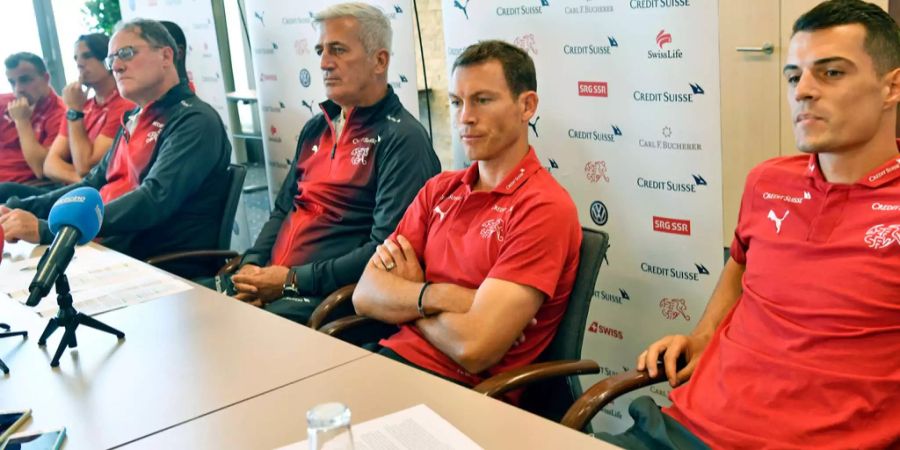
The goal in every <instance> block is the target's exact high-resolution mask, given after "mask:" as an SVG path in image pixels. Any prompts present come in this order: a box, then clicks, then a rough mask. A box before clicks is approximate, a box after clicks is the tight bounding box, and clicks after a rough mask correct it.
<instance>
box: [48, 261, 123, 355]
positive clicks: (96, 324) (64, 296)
mask: <svg viewBox="0 0 900 450" xmlns="http://www.w3.org/2000/svg"><path fill="white" fill-rule="evenodd" d="M56 294H57V296H56V301H57V303H58V304H59V312H58V313H56V317H54V318H52V319H50V322H49V323H47V327H46V328H44V332H43V333H41V337H40V339H38V345H39V346H42V347H43V346H44V345H47V338H48V337H50V335H52V334H53V332H54V331H56V329H57V328H59V327H62V328H63V329H64V330H65V333H63V337H62V340H61V341H59V347H57V348H56V353H55V354H54V355H53V359H52V360H51V361H50V367H57V366H59V358H60V357H61V356H62V354H63V352H64V351H65V350H66V347H69V348H75V347H77V346H78V340H77V339H76V338H75V330H77V329H78V326H79V325H84V326H86V327H89V328H93V329H95V330H99V331H103V332H105V333H109V334H112V335H115V336H116V337H117V338H119V339H124V338H125V333H123V332H121V331H119V330H117V329H115V328H113V327H111V326H109V325H107V324H105V323H103V322H101V321H99V320H97V319H95V318H93V317H91V316H88V315H86V314H83V313H80V312H78V311H76V310H75V307H73V306H72V295H71V294H70V293H69V280H68V279H67V278H66V276H65V275H60V276H59V277H58V278H57V279H56Z"/></svg>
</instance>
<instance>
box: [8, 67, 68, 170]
mask: <svg viewBox="0 0 900 450" xmlns="http://www.w3.org/2000/svg"><path fill="white" fill-rule="evenodd" d="M4 65H5V66H6V78H7V79H8V80H9V84H10V86H12V88H13V93H12V94H7V95H0V182H4V181H7V182H9V181H11V182H17V183H22V182H26V181H34V180H36V179H38V178H42V177H43V175H44V158H46V157H47V147H49V146H50V144H51V143H52V142H53V140H54V139H55V138H56V135H57V133H59V124H60V122H61V121H62V117H63V114H64V113H65V105H63V102H62V100H61V99H60V98H59V96H57V95H56V93H55V92H53V88H51V87H50V74H49V73H47V66H46V65H45V64H44V60H42V59H41V57H40V56H37V55H35V54H33V53H28V52H22V53H15V54H13V55H10V56H9V57H8V58H6V61H4Z"/></svg>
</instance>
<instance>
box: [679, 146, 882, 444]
mask: <svg viewBox="0 0 900 450" xmlns="http://www.w3.org/2000/svg"><path fill="white" fill-rule="evenodd" d="M731 256H732V257H733V258H734V260H735V261H737V262H738V263H740V264H743V265H745V266H746V271H745V273H744V277H743V294H742V296H741V298H740V300H738V302H737V304H736V305H735V307H734V308H733V309H732V311H731V313H730V314H729V315H728V316H726V318H725V319H724V320H723V322H722V323H721V325H720V326H719V328H718V330H717V331H716V334H715V335H714V337H713V339H712V341H711V342H710V344H709V346H708V348H707V349H706V351H705V352H704V354H703V357H702V359H701V360H700V363H699V365H698V366H697V370H696V371H695V372H694V374H693V376H692V377H691V381H690V382H689V383H688V384H687V385H685V386H684V387H681V388H678V389H675V390H674V391H673V392H672V394H671V399H672V402H673V405H672V407H671V408H670V409H667V410H665V412H666V413H667V414H669V415H671V416H672V417H674V418H675V419H676V420H678V421H679V422H680V423H682V424H684V425H685V426H686V427H687V428H689V429H690V430H691V431H692V432H694V433H695V434H696V435H697V436H698V437H700V438H701V439H702V440H703V441H705V442H707V443H708V444H710V446H711V447H713V448H753V449H757V448H897V447H898V446H900V154H898V155H897V158H895V159H891V160H890V161H888V162H886V163H885V164H884V165H882V166H881V167H879V168H877V169H875V170H873V171H872V172H871V173H870V174H869V175H867V176H865V177H864V178H863V179H861V180H859V181H858V182H856V183H854V184H851V185H840V184H832V183H828V182H827V181H825V179H824V178H823V177H822V173H821V171H820V170H819V166H818V159H817V157H816V156H815V155H812V156H803V155H801V156H792V157H785V158H776V159H773V160H770V161H767V162H765V163H763V164H761V165H760V166H758V167H756V168H755V169H753V171H751V172H750V174H749V176H748V177H747V184H746V187H745V189H744V195H743V199H742V202H741V209H740V217H739V221H738V225H737V230H736V231H735V238H734V242H733V244H732V247H731Z"/></svg>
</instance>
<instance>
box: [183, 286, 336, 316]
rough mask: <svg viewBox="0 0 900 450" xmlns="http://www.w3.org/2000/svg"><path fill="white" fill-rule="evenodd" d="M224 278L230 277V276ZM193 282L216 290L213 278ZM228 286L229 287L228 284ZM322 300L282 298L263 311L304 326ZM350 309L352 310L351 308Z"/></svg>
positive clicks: (314, 298)
mask: <svg viewBox="0 0 900 450" xmlns="http://www.w3.org/2000/svg"><path fill="white" fill-rule="evenodd" d="M225 276H227V277H230V275H225ZM194 282H195V283H197V284H199V285H201V286H205V287H208V288H210V289H212V290H217V286H216V279H215V278H214V277H209V278H197V279H195V280H194ZM228 284H229V285H230V283H228ZM322 300H324V297H316V296H309V297H282V298H279V299H277V300H275V301H273V302H271V303H268V304H266V305H264V306H263V309H264V310H266V311H269V312H270V313H273V314H277V315H279V316H281V317H284V318H285V319H288V320H291V321H294V322H297V323H299V324H300V325H303V326H306V324H307V323H308V322H309V318H310V316H312V313H313V311H315V309H316V307H317V306H319V304H320V303H322ZM350 308H352V306H351V307H350ZM351 311H352V309H351Z"/></svg>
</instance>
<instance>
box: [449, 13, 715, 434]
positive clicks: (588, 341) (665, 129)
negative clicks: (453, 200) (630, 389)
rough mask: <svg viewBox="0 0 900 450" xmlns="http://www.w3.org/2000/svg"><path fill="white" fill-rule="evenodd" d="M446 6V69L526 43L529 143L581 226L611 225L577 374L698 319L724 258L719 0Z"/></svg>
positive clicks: (604, 417)
mask: <svg viewBox="0 0 900 450" xmlns="http://www.w3.org/2000/svg"><path fill="white" fill-rule="evenodd" d="M443 17H444V30H445V36H446V45H447V47H448V48H447V62H448V66H451V65H452V61H453V60H454V59H455V58H456V56H458V55H459V54H460V52H461V51H462V50H463V49H464V48H465V47H466V46H468V45H470V44H473V43H475V42H477V41H479V40H485V39H502V40H505V41H507V42H510V43H513V44H515V45H518V46H519V47H521V48H523V49H525V50H526V51H528V53H529V54H531V56H532V57H533V58H534V61H535V64H536V68H537V78H538V95H539V97H540V104H539V107H538V112H537V115H536V116H535V118H534V120H533V121H532V123H531V130H530V133H531V134H530V139H531V142H532V145H534V147H535V149H536V151H537V153H538V155H539V156H540V158H541V160H542V161H543V162H544V164H545V166H546V167H547V168H548V170H550V172H551V173H552V174H553V175H554V176H555V177H556V179H557V180H559V181H560V182H561V183H562V184H563V185H564V186H565V187H566V188H567V189H568V191H569V193H570V194H571V195H572V198H573V199H574V201H575V203H576V205H577V206H578V209H579V212H580V216H581V222H582V224H583V225H584V226H588V227H592V228H597V229H600V230H604V231H606V232H608V233H609V234H610V243H611V247H610V249H609V252H608V254H607V258H608V262H609V264H604V265H603V267H602V269H601V270H600V276H599V279H598V283H597V286H596V290H595V292H594V299H593V303H592V305H591V310H590V317H589V319H588V323H587V333H586V335H585V342H584V349H583V357H584V358H589V359H593V360H595V361H597V362H598V363H599V364H600V366H601V367H602V371H601V374H600V376H599V377H598V376H591V377H585V378H584V379H583V380H582V383H583V385H584V386H585V387H587V386H590V385H591V384H593V383H594V382H595V381H597V380H599V379H600V377H606V376H610V375H614V374H617V373H619V372H621V371H624V370H629V369H631V368H633V367H634V364H635V361H636V359H637V355H638V353H640V352H641V351H642V350H643V349H644V348H645V347H646V346H647V345H648V344H649V343H651V342H653V341H654V340H656V339H658V338H659V337H661V336H662V335H664V334H669V333H685V332H688V331H690V330H692V329H693V327H694V325H695V324H696V323H697V321H698V320H699V319H700V316H701V315H702V313H703V310H704V307H705V305H706V302H707V299H708V297H709V295H710V293H711V292H712V289H713V287H714V286H715V282H716V279H717V276H718V273H719V272H720V270H721V267H722V265H723V261H722V260H723V258H722V247H721V245H720V242H721V234H720V233H721V229H722V183H721V173H722V171H721V164H722V163H721V137H720V119H719V48H718V4H717V1H716V0H477V1H471V2H470V1H468V0H444V2H443ZM451 90H452V82H451ZM457 145H458V143H457ZM668 393H669V389H668V385H657V386H654V387H651V388H649V389H646V390H642V391H640V392H638V393H637V394H634V395H629V396H626V397H624V398H622V399H619V400H617V401H616V402H614V403H613V404H611V405H610V406H608V407H607V408H605V409H604V410H603V413H602V414H599V415H598V418H597V419H595V422H594V425H595V426H596V427H597V429H599V430H603V431H612V432H618V431H623V430H624V429H625V428H627V426H628V425H630V423H631V419H630V417H629V416H628V409H627V408H628V404H629V403H630V402H631V400H632V399H633V398H634V397H636V396H637V395H651V396H653V398H654V400H656V401H657V403H659V404H662V405H666V404H668V399H667V396H668Z"/></svg>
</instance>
